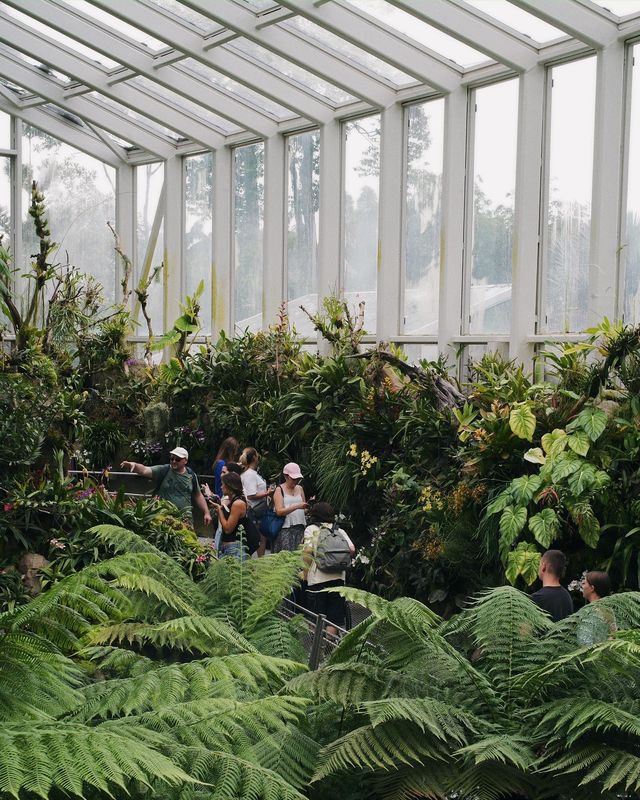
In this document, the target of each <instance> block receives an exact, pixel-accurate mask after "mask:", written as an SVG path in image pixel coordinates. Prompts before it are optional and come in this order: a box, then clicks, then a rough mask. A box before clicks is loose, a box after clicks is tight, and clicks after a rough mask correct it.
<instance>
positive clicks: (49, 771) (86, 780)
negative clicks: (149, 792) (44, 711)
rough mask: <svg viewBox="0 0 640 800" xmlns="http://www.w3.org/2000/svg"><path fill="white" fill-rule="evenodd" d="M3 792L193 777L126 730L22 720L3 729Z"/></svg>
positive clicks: (79, 792) (71, 790) (81, 790)
mask: <svg viewBox="0 0 640 800" xmlns="http://www.w3.org/2000/svg"><path fill="white" fill-rule="evenodd" d="M0 753H2V758H0V793H7V794H10V795H12V796H14V797H16V798H17V797H18V795H19V793H20V792H21V791H24V792H33V793H35V794H37V795H39V796H40V797H47V796H48V795H49V794H51V793H52V792H53V791H54V790H57V791H60V792H62V793H65V794H68V795H73V796H77V797H83V796H85V794H86V787H87V786H90V787H93V788H94V789H97V790H99V791H103V792H106V793H111V789H112V788H113V786H120V787H122V788H123V789H126V787H127V785H128V784H130V783H131V781H133V780H137V781H140V782H141V783H143V784H144V785H146V786H150V785H151V782H152V781H154V780H156V781H161V782H166V783H169V784H174V785H175V784H179V783H191V782H193V779H192V778H191V777H190V776H189V775H188V774H187V773H186V772H184V771H183V770H182V769H181V768H180V767H178V766H176V765H175V764H173V763H172V762H171V761H170V760H169V759H168V758H167V757H166V756H164V755H162V754H161V753H160V752H158V750H157V749H156V748H155V747H152V746H150V745H149V744H147V743H145V742H143V741H141V740H140V739H138V738H136V737H134V736H130V735H129V736H128V735H126V734H125V733H124V732H117V733H116V732H113V731H110V730H107V729H105V728H103V727H102V726H98V727H96V728H88V727H86V726H84V725H77V724H74V723H70V722H64V723H63V722H48V723H46V724H32V723H21V724H19V725H15V726H4V727H3V728H2V729H0Z"/></svg>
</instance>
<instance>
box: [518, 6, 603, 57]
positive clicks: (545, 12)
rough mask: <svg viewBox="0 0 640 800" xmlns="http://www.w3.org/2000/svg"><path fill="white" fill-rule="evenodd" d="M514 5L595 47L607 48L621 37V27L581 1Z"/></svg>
mask: <svg viewBox="0 0 640 800" xmlns="http://www.w3.org/2000/svg"><path fill="white" fill-rule="evenodd" d="M512 2H513V4H514V5H516V6H519V7H520V8H522V9H524V11H528V12H529V13H530V14H535V16H536V17H539V18H540V19H543V20H544V21H545V22H548V23H549V24H550V25H554V26H555V27H556V28H560V29H561V30H563V31H566V32H567V33H568V34H570V35H571V36H575V38H576V39H579V40H580V41H582V42H586V43H587V44H590V45H593V47H605V46H606V45H608V44H609V43H610V42H612V41H614V39H616V38H617V36H618V26H617V25H616V24H615V23H614V22H613V21H611V20H610V19H607V16H606V14H604V13H601V12H600V10H596V8H595V7H594V6H593V5H592V4H591V3H588V4H587V3H581V2H580V0H571V2H569V3H567V2H566V0H565V2H564V3H562V2H561V3H559V2H558V0H512Z"/></svg>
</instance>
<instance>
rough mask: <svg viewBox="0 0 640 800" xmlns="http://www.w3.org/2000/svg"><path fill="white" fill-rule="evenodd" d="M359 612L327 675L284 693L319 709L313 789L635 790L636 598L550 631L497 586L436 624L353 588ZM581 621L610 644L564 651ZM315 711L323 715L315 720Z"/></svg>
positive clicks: (414, 606) (389, 792)
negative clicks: (608, 622)
mask: <svg viewBox="0 0 640 800" xmlns="http://www.w3.org/2000/svg"><path fill="white" fill-rule="evenodd" d="M340 591H341V592H342V593H343V594H344V595H346V596H347V597H349V598H350V599H352V600H356V601H357V602H360V603H363V604H364V605H366V606H367V607H368V608H369V610H370V611H371V616H370V617H369V618H368V619H366V620H365V621H364V622H362V623H361V624H360V625H358V626H357V627H356V628H354V629H353V630H352V631H351V632H350V633H349V634H348V635H347V636H346V637H345V638H344V640H343V641H342V642H341V644H340V646H339V647H338V648H337V650H336V651H335V653H334V654H333V655H332V657H331V659H330V661H329V663H328V665H327V666H325V667H323V668H321V669H320V670H319V671H317V672H314V673H306V674H304V675H301V676H299V677H297V678H294V679H293V680H292V681H291V682H290V683H289V686H288V689H289V691H291V690H295V691H296V692H298V693H299V694H300V695H302V696H304V697H310V698H312V699H314V700H315V701H316V703H319V704H321V706H320V707H323V705H324V706H326V704H329V705H330V706H332V707H333V719H334V725H335V727H336V729H337V734H338V735H337V738H336V737H335V734H334V735H333V736H331V737H328V739H325V742H324V748H323V750H322V752H321V753H320V757H319V759H318V766H317V768H316V771H315V774H314V777H313V782H314V784H316V785H317V786H318V790H319V793H320V794H321V793H322V790H323V787H324V786H325V785H326V784H325V781H327V780H328V779H331V778H333V779H334V780H336V781H339V780H342V779H347V780H348V779H353V775H354V771H356V776H357V780H358V781H359V783H360V784H361V785H363V786H366V787H367V788H368V790H369V794H370V796H374V797H376V798H383V799H386V798H389V799H391V798H410V797H416V798H418V797H430V798H447V797H464V798H475V799H476V800H485V799H486V800H495V799H496V798H500V797H513V796H518V797H530V798H544V797H552V796H554V797H557V796H561V797H578V796H586V797H588V798H603V797H604V798H607V797H610V798H614V797H615V798H627V797H628V798H632V797H634V796H635V795H636V794H637V792H638V790H639V789H640V772H639V771H638V763H639V762H638V759H639V757H640V754H639V751H638V737H639V735H640V706H639V705H638V700H637V696H636V694H637V693H636V685H637V681H638V678H640V672H639V671H640V658H639V656H640V642H639V640H638V633H637V628H638V625H639V624H640V595H638V594H635V593H629V594H623V595H616V596H611V597H609V598H606V599H605V600H602V601H598V603H597V607H594V606H587V607H585V608H583V609H581V610H580V611H579V612H578V613H576V614H574V615H572V616H571V617H569V618H567V619H566V620H564V621H563V622H562V623H559V624H557V625H554V624H553V623H551V621H550V620H549V619H548V617H547V616H546V615H545V614H544V613H543V612H542V611H540V609H538V607H537V606H535V605H534V604H533V603H532V602H531V601H530V600H529V599H528V598H527V597H526V596H525V595H523V594H522V593H520V592H518V591H517V590H515V589H513V588H510V587H503V588H499V589H494V590H491V591H489V592H486V593H484V594H483V595H481V596H480V597H479V598H478V599H477V600H476V601H475V602H474V603H473V604H472V605H471V606H470V607H469V608H467V609H466V610H464V611H463V612H462V613H461V614H459V615H457V616H456V617H454V618H453V619H452V620H450V621H449V622H442V621H441V620H440V619H439V618H438V617H436V615H435V614H433V612H431V611H430V610H429V609H428V608H427V607H425V606H424V605H422V604H421V603H419V602H417V601H415V600H410V599H409V598H399V599H397V600H394V601H392V602H390V601H387V600H383V599H382V598H380V597H376V596H374V595H369V594H366V593H363V592H359V591H357V590H353V589H345V590H340ZM593 615H601V616H603V617H607V618H609V619H613V618H615V619H617V625H618V629H619V632H618V634H617V636H616V637H615V638H613V639H609V640H604V641H599V642H596V643H594V644H590V645H583V646H580V645H578V638H577V635H579V632H580V630H581V629H582V628H584V626H585V624H586V625H587V626H588V623H589V621H590V619H591V617H592V616H593ZM325 713H326V712H325Z"/></svg>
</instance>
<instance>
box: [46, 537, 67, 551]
mask: <svg viewBox="0 0 640 800" xmlns="http://www.w3.org/2000/svg"><path fill="white" fill-rule="evenodd" d="M49 544H50V545H51V547H55V549H56V550H66V549H67V545H66V544H65V543H64V542H61V541H59V540H58V539H49Z"/></svg>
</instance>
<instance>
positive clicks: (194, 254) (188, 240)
mask: <svg viewBox="0 0 640 800" xmlns="http://www.w3.org/2000/svg"><path fill="white" fill-rule="evenodd" d="M212 247H213V153H201V154H200V155H197V156H189V157H188V158H186V159H185V227H184V269H185V291H186V293H187V294H193V293H194V292H195V290H196V288H197V286H198V284H199V283H200V281H204V292H203V293H202V294H201V295H200V299H199V301H198V302H199V303H200V321H201V323H202V331H201V332H202V333H205V334H209V333H211V274H212V260H213V251H212Z"/></svg>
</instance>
